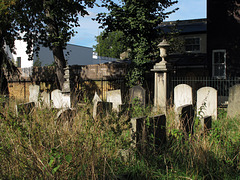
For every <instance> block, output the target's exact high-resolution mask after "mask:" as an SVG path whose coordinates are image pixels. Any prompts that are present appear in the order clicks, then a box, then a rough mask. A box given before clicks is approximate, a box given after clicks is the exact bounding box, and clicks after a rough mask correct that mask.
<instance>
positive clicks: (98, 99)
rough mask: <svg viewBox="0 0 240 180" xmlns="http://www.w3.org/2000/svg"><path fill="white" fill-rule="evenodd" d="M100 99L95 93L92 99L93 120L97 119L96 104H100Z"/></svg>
mask: <svg viewBox="0 0 240 180" xmlns="http://www.w3.org/2000/svg"><path fill="white" fill-rule="evenodd" d="M101 101H102V100H101V98H100V97H99V96H98V94H97V92H95V94H94V97H93V100H92V102H93V118H94V119H95V118H96V117H97V104H98V102H101Z"/></svg>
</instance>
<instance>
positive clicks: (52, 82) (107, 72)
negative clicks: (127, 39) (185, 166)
mask: <svg viewBox="0 0 240 180" xmlns="http://www.w3.org/2000/svg"><path fill="white" fill-rule="evenodd" d="M126 68H127V64H126V63H109V64H95V65H87V66H76V65H75V66H71V71H72V72H71V74H72V75H71V81H72V82H73V84H74V88H73V91H82V92H86V91H89V94H90V95H91V92H92V94H94V92H95V91H97V92H98V93H99V94H100V96H101V98H103V99H104V96H105V93H106V91H108V90H113V89H116V88H119V84H116V83H115V82H114V81H113V80H115V79H119V78H123V77H124V76H125V74H126ZM19 71H20V74H19V75H14V76H8V75H7V74H6V75H7V76H6V77H7V80H8V91H9V96H10V97H14V98H16V99H21V100H28V98H29V85H31V84H32V85H34V84H37V85H39V86H40V91H41V92H43V91H46V92H51V91H53V90H54V89H57V88H59V87H58V84H57V78H56V75H55V67H53V66H49V67H32V68H24V69H19ZM117 86H118V87H117Z"/></svg>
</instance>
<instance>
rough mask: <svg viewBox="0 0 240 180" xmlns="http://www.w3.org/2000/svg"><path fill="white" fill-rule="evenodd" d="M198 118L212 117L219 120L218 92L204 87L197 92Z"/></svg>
mask: <svg viewBox="0 0 240 180" xmlns="http://www.w3.org/2000/svg"><path fill="white" fill-rule="evenodd" d="M197 116H198V117H200V118H201V117H204V116H212V118H213V119H214V120H216V119H217V90H216V89H214V88H212V87H203V88H200V89H199V90H198V91H197Z"/></svg>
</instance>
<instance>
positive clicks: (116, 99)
mask: <svg viewBox="0 0 240 180" xmlns="http://www.w3.org/2000/svg"><path fill="white" fill-rule="evenodd" d="M107 102H111V103H112V104H113V110H115V111H117V112H119V111H120V105H121V104H122V96H121V90H120V89H119V90H113V91H107Z"/></svg>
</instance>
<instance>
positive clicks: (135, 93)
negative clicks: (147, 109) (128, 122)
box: [129, 86, 146, 106]
mask: <svg viewBox="0 0 240 180" xmlns="http://www.w3.org/2000/svg"><path fill="white" fill-rule="evenodd" d="M129 96H130V103H134V101H135V100H139V102H140V104H141V105H143V106H145V105H146V90H145V89H144V88H143V87H142V86H134V87H132V88H131V89H130V90H129Z"/></svg>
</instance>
